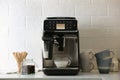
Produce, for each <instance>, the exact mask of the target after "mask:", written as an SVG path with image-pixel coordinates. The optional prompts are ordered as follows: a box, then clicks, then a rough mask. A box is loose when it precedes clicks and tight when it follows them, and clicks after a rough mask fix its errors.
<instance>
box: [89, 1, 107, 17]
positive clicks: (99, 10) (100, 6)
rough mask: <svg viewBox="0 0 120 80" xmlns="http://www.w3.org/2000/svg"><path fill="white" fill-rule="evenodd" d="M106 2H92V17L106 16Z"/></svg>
mask: <svg viewBox="0 0 120 80" xmlns="http://www.w3.org/2000/svg"><path fill="white" fill-rule="evenodd" d="M107 4H108V2H107V0H92V1H91V5H92V15H93V16H106V15H107Z"/></svg>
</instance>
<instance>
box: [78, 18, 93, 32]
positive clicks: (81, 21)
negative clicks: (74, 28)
mask: <svg viewBox="0 0 120 80" xmlns="http://www.w3.org/2000/svg"><path fill="white" fill-rule="evenodd" d="M77 21H78V29H79V30H81V29H86V28H90V27H91V17H90V16H79V17H77Z"/></svg>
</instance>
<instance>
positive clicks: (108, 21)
mask: <svg viewBox="0 0 120 80" xmlns="http://www.w3.org/2000/svg"><path fill="white" fill-rule="evenodd" d="M119 21H120V17H119V16H101V17H92V25H94V26H111V27H118V28H119V26H120V22H119Z"/></svg>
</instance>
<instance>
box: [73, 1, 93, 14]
mask: <svg viewBox="0 0 120 80" xmlns="http://www.w3.org/2000/svg"><path fill="white" fill-rule="evenodd" d="M91 15H92V11H91V4H88V5H86V4H85V5H79V3H78V5H75V16H91Z"/></svg>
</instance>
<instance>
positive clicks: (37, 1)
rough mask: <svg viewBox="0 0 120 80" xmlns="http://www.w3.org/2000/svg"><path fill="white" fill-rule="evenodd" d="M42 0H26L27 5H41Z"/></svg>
mask: <svg viewBox="0 0 120 80" xmlns="http://www.w3.org/2000/svg"><path fill="white" fill-rule="evenodd" d="M41 2H42V0H26V5H34V6H36V5H41Z"/></svg>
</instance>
